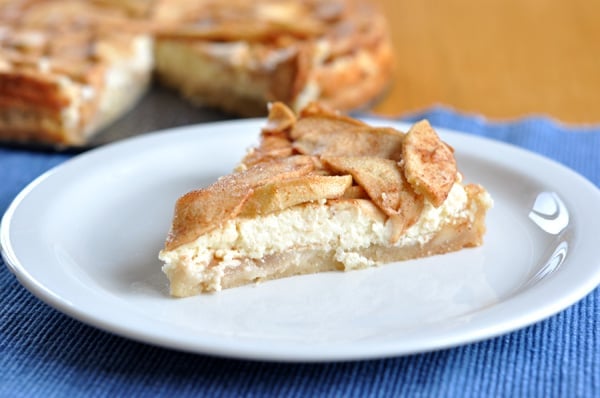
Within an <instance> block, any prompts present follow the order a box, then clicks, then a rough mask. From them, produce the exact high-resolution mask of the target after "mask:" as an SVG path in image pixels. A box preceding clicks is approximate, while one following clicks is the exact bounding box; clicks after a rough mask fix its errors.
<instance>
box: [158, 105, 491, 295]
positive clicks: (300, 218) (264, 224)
mask: <svg viewBox="0 0 600 398" xmlns="http://www.w3.org/2000/svg"><path fill="white" fill-rule="evenodd" d="M367 142H369V143H371V144H372V145H365V143H367ZM381 142H384V143H386V144H385V145H381V144H378V143H381ZM334 155H335V156H334ZM440 176H441V178H440ZM491 206H492V200H491V198H490V196H489V194H488V193H487V191H486V190H485V189H484V188H483V187H481V186H479V185H476V184H468V185H465V184H463V183H462V176H461V174H460V173H458V171H457V167H456V162H455V159H454V156H453V150H451V149H450V148H449V147H448V146H447V145H446V144H444V143H443V142H442V141H441V140H440V139H439V137H438V136H437V134H436V133H435V131H434V130H433V129H432V128H431V126H429V124H428V123H427V122H426V121H422V122H419V123H417V124H416V125H415V127H414V128H413V129H411V130H410V131H409V133H408V134H405V133H402V132H399V131H396V130H393V129H389V128H380V127H371V126H368V125H366V124H364V123H363V122H360V121H358V120H354V119H351V118H348V117H346V116H342V115H340V114H338V113H336V112H333V111H330V110H328V109H326V108H323V107H322V106H320V105H317V104H311V105H309V106H308V107H307V108H305V109H304V110H303V111H301V112H300V113H299V115H298V116H296V115H295V114H294V113H293V112H291V111H290V110H289V108H287V107H286V106H285V105H283V104H282V103H275V104H273V105H272V106H271V107H270V116H269V119H268V120H267V123H266V125H265V128H264V129H263V131H262V135H261V142H260V144H259V146H258V147H257V148H255V149H253V150H251V151H250V152H249V153H248V155H247V156H245V157H244V159H243V160H242V162H241V163H240V165H239V166H238V168H237V169H236V171H234V172H233V173H232V174H230V175H227V176H224V177H221V178H220V179H219V180H218V181H217V182H216V183H215V184H213V185H211V186H209V187H206V188H202V189H199V190H196V191H192V192H189V193H187V194H186V195H184V196H182V197H181V198H180V199H179V200H178V201H177V203H176V206H175V214H174V218H173V225H172V227H171V231H170V233H169V235H168V238H167V240H166V243H165V248H164V249H163V250H162V251H161V252H160V254H159V258H160V259H161V260H162V261H163V262H164V263H165V265H164V266H163V271H164V272H165V274H166V275H167V277H168V278H169V280H170V289H171V294H172V295H174V296H178V297H185V296H190V295H194V294H199V293H204V292H212V291H219V290H222V289H225V288H229V287H234V286H240V285H243V284H248V283H253V282H259V281H266V280H270V279H277V278H281V277H286V276H292V275H299V274H308V273H315V272H323V271H332V270H354V269H361V268H366V267H372V266H376V265H379V264H382V263H387V262H392V261H401V260H406V259H412V258H418V257H425V256H431V255H436V254H443V253H447V252H450V251H456V250H460V249H462V248H465V247H474V246H479V245H481V244H482V242H483V235H484V233H485V215H486V212H487V210H488V209H489V208H490V207H491Z"/></svg>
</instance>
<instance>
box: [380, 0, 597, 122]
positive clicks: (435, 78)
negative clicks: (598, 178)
mask: <svg viewBox="0 0 600 398" xmlns="http://www.w3.org/2000/svg"><path fill="white" fill-rule="evenodd" d="M375 1H377V2H378V3H380V6H381V7H382V8H383V9H384V10H385V14H386V16H387V17H388V19H389V22H390V27H391V30H392V35H393V44H394V47H395V50H396V55H397V63H396V71H395V79H394V85H393V87H392V88H391V90H390V91H389V92H388V95H387V96H386V97H384V98H383V100H382V101H381V102H379V103H378V104H377V105H376V106H375V109H374V110H375V112H377V113H381V114H385V115H402V114H405V113H406V112H414V111H420V110H423V109H424V108H427V107H430V106H432V105H439V104H441V105H445V106H448V107H451V108H453V109H455V110H457V111H460V112H466V113H478V114H482V115H484V116H486V117H488V118H491V119H498V120H508V119H514V118H517V117H520V116H526V115H545V116H549V117H551V118H553V119H557V120H560V121H561V122H564V123H569V124H589V123H597V122H600V23H598V21H600V2H597V1H588V0H573V1H561V0H547V1H544V0H527V1H519V0H487V1H476V0H453V1H440V0H400V1H398V0H375Z"/></svg>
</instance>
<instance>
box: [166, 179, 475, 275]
mask: <svg viewBox="0 0 600 398" xmlns="http://www.w3.org/2000/svg"><path fill="white" fill-rule="evenodd" d="M357 203H358V204H359V206H356V204H357ZM467 205H468V197H467V193H466V192H465V190H464V188H463V186H462V185H461V184H458V183H457V184H455V185H454V186H453V188H452V189H451V191H450V193H449V195H448V198H447V199H446V201H445V202H444V203H443V204H442V205H441V206H440V207H438V208H436V207H434V206H433V205H432V204H431V203H429V202H426V203H425V208H424V210H423V212H422V214H421V216H420V218H419V219H418V220H417V222H416V223H415V224H414V225H412V226H411V227H410V228H408V229H407V230H406V232H405V233H404V234H403V235H402V237H401V238H400V239H399V240H398V241H397V242H396V243H395V244H393V245H392V244H391V243H390V237H391V235H392V229H393V227H392V223H391V222H389V221H387V220H386V217H385V216H384V215H383V213H381V212H380V211H379V209H377V208H376V207H375V205H373V204H372V202H370V201H368V200H356V201H354V202H346V201H331V202H329V203H325V201H322V202H315V203H307V204H305V205H302V206H296V207H292V208H288V209H285V210H283V211H280V212H278V213H273V214H268V215H265V216H260V217H256V218H246V219H243V218H240V219H233V220H229V221H227V222H225V223H223V225H221V226H220V227H219V228H217V229H215V230H213V231H211V232H209V233H208V234H205V235H203V236H201V237H199V238H198V239H196V240H195V241H193V242H190V243H187V244H185V245H182V246H179V247H177V248H176V249H174V250H171V251H166V250H163V251H161V252H160V254H159V258H160V259H161V260H162V261H163V262H164V263H165V265H164V266H163V271H164V272H165V273H167V274H168V273H169V272H170V271H172V270H174V269H175V268H177V267H185V268H186V269H187V272H190V273H191V274H192V275H194V277H197V278H199V279H201V280H211V279H212V278H213V277H217V279H219V277H218V275H216V274H221V275H222V274H223V272H224V270H225V269H227V268H231V267H237V266H239V265H240V264H241V261H240V259H246V258H251V259H260V258H263V257H265V256H268V255H271V254H275V253H281V252H285V251H288V250H302V249H311V248H315V249H319V250H326V251H332V250H333V251H335V258H336V260H338V261H339V262H340V263H342V264H344V267H345V269H346V270H350V269H355V268H362V267H365V266H370V265H374V262H373V261H371V260H368V259H366V258H364V257H363V256H361V255H360V254H359V253H358V251H359V250H360V249H364V248H366V247H369V246H371V245H383V246H395V247H404V246H413V245H423V244H425V243H427V242H428V241H429V240H431V239H432V238H433V236H434V235H435V233H436V232H438V231H439V230H440V229H441V228H442V227H443V226H444V225H448V224H450V223H453V222H455V221H456V220H461V219H462V220H464V219H465V218H469V219H470V218H472V217H473V215H474V212H473V209H470V208H468V206H467ZM209 265H210V267H209ZM214 273H216V274H215V275H212V274H214ZM202 274H204V275H202ZM211 275H212V276H211Z"/></svg>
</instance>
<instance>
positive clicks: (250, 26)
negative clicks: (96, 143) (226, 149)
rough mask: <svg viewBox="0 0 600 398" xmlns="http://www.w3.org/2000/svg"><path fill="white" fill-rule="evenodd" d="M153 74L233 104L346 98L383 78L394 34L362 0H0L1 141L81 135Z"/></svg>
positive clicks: (372, 95) (371, 89)
mask: <svg viewBox="0 0 600 398" xmlns="http://www.w3.org/2000/svg"><path fill="white" fill-rule="evenodd" d="M152 74H155V75H156V76H158V80H160V81H161V82H163V83H164V84H166V85H168V86H170V87H173V88H174V89H176V90H177V91H179V92H180V93H181V95H182V96H183V97H185V98H186V99H188V100H190V101H192V102H193V103H195V104H198V105H206V106H210V107H215V108H219V109H221V110H223V111H226V112H228V113H230V114H234V115H242V116H248V115H262V114H264V113H265V109H266V104H267V103H268V102H273V101H282V102H285V103H286V104H288V105H289V106H291V107H292V108H293V109H299V108H301V107H302V106H304V105H306V104H307V103H308V102H310V101H313V100H319V101H321V102H322V103H324V104H326V105H329V106H332V107H335V108H336V109H339V110H351V109H357V108H362V107H366V106H368V105H369V104H370V103H371V102H373V101H374V100H375V99H376V98H377V97H378V96H380V95H382V93H383V92H384V90H385V88H386V87H387V86H388V85H389V84H390V80H391V75H392V46H391V43H390V37H389V33H388V29H387V26H386V23H385V20H384V17H383V15H382V14H381V13H380V11H379V10H378V9H377V8H375V7H373V5H371V3H370V2H369V1H367V0H333V1H325V0H302V1H298V0H256V1H246V0H231V1H218V0H168V1H167V0H125V1H117V0H10V1H8V0H0V141H21V142H43V143H50V144H57V145H79V144H82V143H85V142H86V141H87V140H88V139H89V137H90V136H92V135H93V134H95V133H97V132H98V131H99V130H100V129H101V128H102V127H104V126H106V125H107V124H109V123H110V122H112V121H113V120H115V119H116V118H118V117H119V116H121V115H123V114H124V113H126V112H127V111H128V110H129V109H130V108H131V107H132V106H133V105H134V104H136V103H137V100H138V98H139V97H140V95H141V94H142V93H144V92H145V90H146V88H147V87H148V85H149V81H150V77H151V75H152Z"/></svg>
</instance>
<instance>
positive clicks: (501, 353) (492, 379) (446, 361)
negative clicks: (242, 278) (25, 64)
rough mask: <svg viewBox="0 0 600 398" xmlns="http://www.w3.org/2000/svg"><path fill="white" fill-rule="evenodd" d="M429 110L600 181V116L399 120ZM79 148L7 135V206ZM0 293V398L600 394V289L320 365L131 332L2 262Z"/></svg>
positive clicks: (3, 204)
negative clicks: (476, 331) (429, 343)
mask: <svg viewBox="0 0 600 398" xmlns="http://www.w3.org/2000/svg"><path fill="white" fill-rule="evenodd" d="M421 118H427V119H429V120H430V122H431V123H432V124H433V125H436V126H439V127H445V128H449V129H455V130H459V131H462V132H466V133H468V134H473V135H478V136H485V137H489V138H492V139H496V140H500V141H503V142H508V143H511V144H514V145H517V146H519V147H523V148H526V149H528V150H531V151H534V152H537V153H540V154H542V155H544V156H547V157H549V158H552V159H554V160H556V161H558V162H560V163H562V164H564V165H566V166H568V167H570V168H572V169H574V170H575V171H577V172H579V173H580V174H582V175H583V176H584V177H586V178H587V179H588V180H590V181H591V182H592V183H593V184H595V185H596V186H600V161H599V160H598V154H600V126H589V127H572V126H566V125H562V124H560V123H557V122H554V121H552V120H550V119H548V118H544V117H532V118H523V119H518V120H515V121H510V122H492V121H489V120H486V119H485V118H482V117H480V116H476V115H467V114H460V113H457V112H455V111H453V110H451V109H447V108H441V107H439V108H431V109H428V110H426V111H423V112H421V113H419V114H412V115H408V116H406V117H404V118H403V120H406V121H415V120H418V119H421ZM72 156H73V155H69V154H57V153H49V152H35V151H26V150H19V149H14V148H8V147H1V146H0V213H4V211H5V210H6V208H7V207H8V205H9V203H10V202H11V201H12V200H13V198H14V197H15V196H16V195H17V193H18V192H19V191H20V190H21V189H22V188H24V187H25V186H26V184H28V183H29V182H30V181H32V180H33V179H34V178H35V177H37V176H38V175H40V174H41V173H43V172H45V171H46V170H48V169H50V168H51V167H53V166H55V165H57V164H60V163H61V162H63V161H65V160H66V159H68V158H70V157H72ZM598 205H599V206H600V203H599V204H598ZM599 243H600V240H599ZM598 255H599V257H600V250H599V252H598ZM0 296H1V297H0V308H1V310H0V397H38V396H39V397H53V396H59V397H65V396H86V397H114V396H144V397H150V396H174V397H175V396H176V397H184V396H261V397H262V396H292V397H308V396H331V397H382V396H395V397H399V396H410V397H598V396H600V290H599V289H598V288H597V289H596V290H594V291H593V292H592V293H591V294H589V295H588V296H587V297H585V298H584V299H583V300H581V301H580V302H578V303H577V304H575V305H573V306H571V307H569V308H567V309H566V310H564V311H562V312H560V313H559V314H557V315H555V316H553V317H551V318H549V319H547V320H545V321H542V322H539V323H537V324H535V325H532V326H530V327H527V328H525V329H522V330H519V331H516V332H513V333H509V334H506V335H504V336H501V337H497V338H493V339H490V340H486V341H483V342H479V343H474V344H469V345H465V346H461V347H457V348H452V349H445V350H441V351H435V352H430V353H423V354H419V355H411V356H406V357H398V358H389V359H382V360H369V361H357V362H342V363H321V364H282V363H267V362H252V361H240V360H231V359H222V358H214V357H210V356H204V355H194V354H189V353H182V352H177V351H171V350H168V349H163V348H157V347H153V346H150V345H146V344H142V343H138V342H135V341H130V340H128V339H125V338H121V337H118V336H115V335H112V334H110V333H106V332H103V331H100V330H97V329H95V328H93V327H90V326H87V325H84V324H83V323H80V322H79V321H76V320H74V319H71V318H69V317H68V316H66V315H63V314H62V313H60V312H58V311H56V310H54V309H52V308H50V307H49V306H47V305H46V304H44V303H42V302H41V301H39V300H38V299H36V298H35V297H34V296H33V295H32V294H30V293H29V292H28V291H27V290H26V289H25V288H23V287H22V286H21V285H20V284H19V282H18V281H17V280H16V278H15V277H14V276H13V275H12V274H11V273H10V272H9V270H8V269H7V267H6V266H5V264H4V263H1V264H0Z"/></svg>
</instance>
